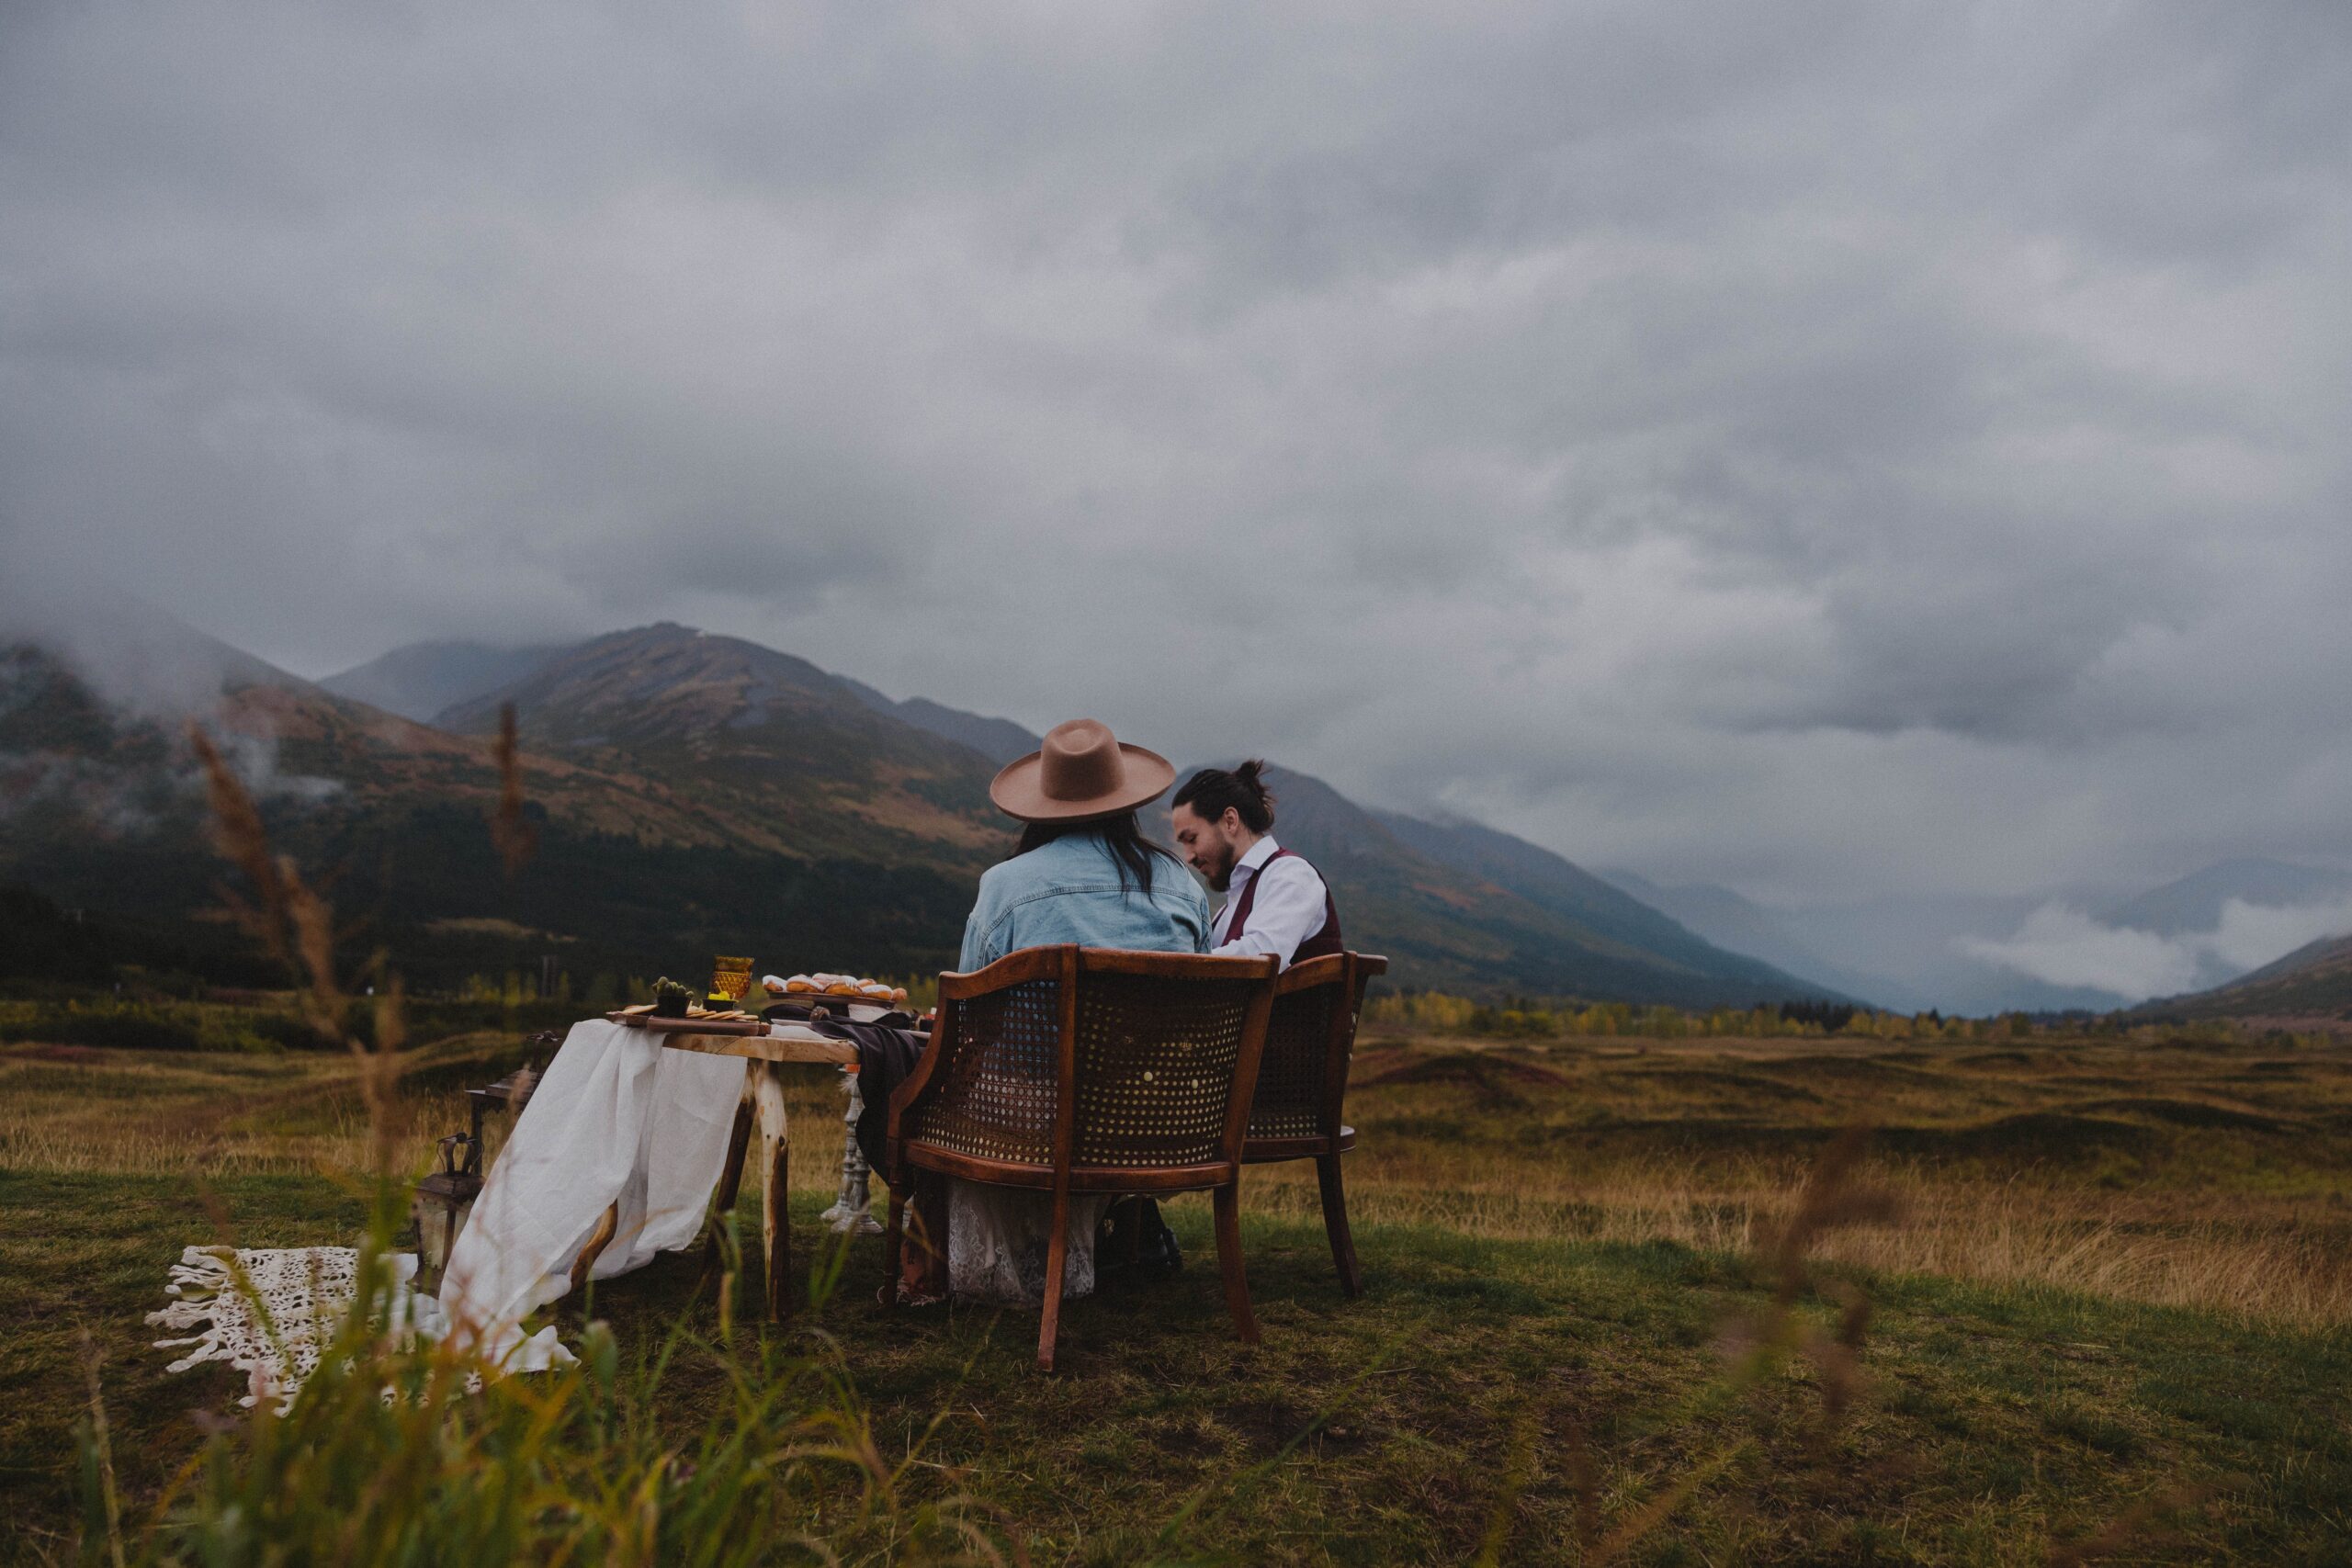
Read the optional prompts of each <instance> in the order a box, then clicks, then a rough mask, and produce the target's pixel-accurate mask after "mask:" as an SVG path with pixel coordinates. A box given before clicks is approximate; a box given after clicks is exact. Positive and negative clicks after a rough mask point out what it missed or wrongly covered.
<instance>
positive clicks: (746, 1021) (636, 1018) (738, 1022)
mask: <svg viewBox="0 0 2352 1568" xmlns="http://www.w3.org/2000/svg"><path fill="white" fill-rule="evenodd" d="M605 1017H606V1018H608V1019H610V1020H612V1021H614V1022H615V1023H617V1024H620V1025H623V1026H624V1027H626V1028H629V1029H654V1030H659V1031H660V1032H662V1033H664V1034H765V1033H766V1032H768V1026H767V1025H766V1023H764V1022H763V1021H761V1020H759V1019H756V1018H753V1017H752V1016H751V1015H750V1014H748V1013H706V1014H704V1015H703V1016H701V1017H695V1016H694V1015H693V1014H688V1015H687V1016H686V1017H684V1018H656V1017H654V1016H653V1010H652V1009H650V1008H623V1009H621V1010H619V1011H618V1012H608V1013H606V1014H605Z"/></svg>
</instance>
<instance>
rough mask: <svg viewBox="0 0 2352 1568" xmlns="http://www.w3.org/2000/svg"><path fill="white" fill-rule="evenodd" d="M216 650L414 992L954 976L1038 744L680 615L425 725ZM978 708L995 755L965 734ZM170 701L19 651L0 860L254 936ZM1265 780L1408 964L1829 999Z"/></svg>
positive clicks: (1302, 785)
mask: <svg viewBox="0 0 2352 1568" xmlns="http://www.w3.org/2000/svg"><path fill="white" fill-rule="evenodd" d="M206 656H207V657H208V658H209V659H210V660H212V662H211V664H210V665H209V666H208V668H209V669H211V670H213V671H215V673H216V675H217V682H216V695H215V696H214V697H213V698H212V699H211V700H210V701H209V702H208V703H207V704H205V705H202V709H201V711H202V712H203V716H204V721H205V722H206V724H207V725H208V726H209V727H210V728H212V729H213V730H214V732H215V733H216V734H218V735H220V737H221V738H222V739H223V741H224V744H225V745H226V746H227V747H228V748H229V750H231V751H232V754H233V755H234V756H235V757H236V759H237V760H238V762H239V765H240V767H241V770H242V771H243V773H244V774H245V776H247V777H248V778H249V779H250V780H252V781H254V784H255V788H256V791H257V793H258V795H260V797H261V799H262V803H263V807H264V810H265V813H266V817H267V819H268V821H269V824H270V827H271V830H272V833H273V835H274V837H275V839H276V840H277V843H278V845H279V846H280V847H281V848H282V849H284V850H286V851H287V852H291V853H293V854H294V855H296V856H297V858H298V859H299V860H300V862H301V863H302V864H303V865H304V866H305V867H307V868H310V869H311V871H312V872H314V873H316V874H320V875H322V876H324V877H327V878H329V879H331V880H332V884H333V897H334V903H335V906H336V909H337V913H338V916H339V918H340V919H343V920H344V921H345V923H346V925H348V926H350V927H351V928H352V930H353V932H354V934H355V936H356V938H357V939H358V940H357V941H356V942H354V943H352V944H351V945H350V947H349V948H348V951H354V952H357V951H363V950H372V949H378V948H380V949H382V950H384V951H385V952H386V953H388V955H389V956H390V959H391V960H392V962H393V963H394V964H396V965H397V966H399V967H401V969H403V970H404V971H406V972H407V973H408V974H409V975H410V976H412V977H413V979H415V980H417V981H419V982H420V983H424V984H441V983H447V982H448V981H450V980H452V979H454V978H455V977H458V976H463V975H465V974H468V973H479V972H494V971H496V970H498V969H501V968H503V967H505V966H508V965H516V964H527V965H531V966H536V964H537V960H538V958H539V957H540V956H542V955H546V954H552V955H554V956H555V957H556V958H557V960H558V961H559V963H560V964H562V966H564V967H565V968H567V969H570V970H571V971H572V972H574V973H575V974H576V975H581V976H585V975H588V974H593V973H596V972H615V973H623V974H627V973H636V974H646V973H650V972H653V971H655V970H660V969H670V970H673V971H680V970H683V971H693V970H695V969H697V968H698V967H699V966H700V965H701V964H703V963H705V962H707V956H708V954H709V953H712V952H717V951H732V952H749V953H753V954H754V955H755V957H756V958H757V959H758V960H759V962H761V963H762V964H765V965H769V966H783V967H787V968H859V969H864V970H867V971H871V972H881V971H896V972H908V971H911V970H916V969H928V968H937V967H943V966H944V965H945V964H947V963H949V962H951V961H952V958H953V954H954V951H955V946H956V938H957V936H958V934H959V932H960V931H961V928H962V922H963V917H964V914H965V912H966V910H967V908H968V906H969V903H970V898H971V892H972V886H973V883H974V882H975V881H976V879H977V877H978V873H979V871H980V870H981V869H982V868H983V867H985V866H986V865H988V864H989V863H993V862H995V861H996V860H998V859H1000V858H1001V856H1002V855H1003V854H1005V853H1006V852H1008V851H1009V849H1010V847H1011V844H1012V832H1011V829H1010V827H1009V825H1008V824H1007V823H1006V822H1005V821H1004V820H1003V819H1002V818H1001V817H999V816H998V815H997V813H996V812H995V811H994V809H993V808H992V807H990V806H989V802H988V797H987V786H988V783H989V778H990V777H991V776H992V775H993V774H994V773H995V771H996V769H997V766H998V757H999V755H1001V753H1003V752H1005V751H1006V750H1009V749H1010V748H1012V746H1013V745H1014V744H1016V743H1018V744H1020V745H1021V747H1022V749H1023V750H1027V749H1028V747H1029V746H1030V745H1032V744H1034V738H1032V737H1028V736H1027V735H1026V733H1025V732H1023V731H1021V730H1020V729H1019V728H1018V727H1017V726H1012V725H1010V724H1009V723H1007V722H1006V721H1002V720H987V719H981V718H978V717H977V716H972V715H962V714H957V713H956V712H955V710H951V709H945V708H942V707H939V706H938V705H932V704H926V703H922V702H921V701H920V699H918V700H916V701H913V702H910V703H903V704H900V703H891V702H890V701H889V700H888V699H887V698H880V697H879V696H878V694H873V693H870V692H869V691H867V690H865V689H864V688H860V687H859V686H857V684H856V683H855V682H848V681H844V680H842V679H841V678H840V677H837V676H834V675H832V674H831V673H829V672H827V671H823V670H821V669H820V668H818V667H817V666H816V665H814V664H811V663H809V662H808V661H807V660H801V659H797V658H794V657H792V656H791V655H788V654H784V653H779V652H776V651H775V650H774V649H765V648H762V647H760V646H758V645H757V644H754V643H750V642H746V641H743V640H741V639H739V638H734V637H714V636H707V635H706V634H703V633H700V632H697V631H695V630H693V629H691V628H688V627H684V626H671V625H660V626H645V627H639V628H635V629H633V630H629V631H624V632H617V633H614V634H612V635H610V636H607V637H597V638H594V639H591V640H589V641H586V642H583V643H581V644H578V645H576V646H573V647H570V648H566V649H558V650H556V651H554V652H553V653H551V654H548V656H546V657H544V658H540V659H535V660H531V661H529V662H528V667H527V668H525V669H523V670H522V672H521V673H520V674H519V675H517V676H516V678H515V679H514V680H512V681H509V682H506V683H505V684H503V685H502V686H500V687H497V688H496V689H494V690H490V691H484V692H477V693H473V694H469V696H468V697H467V698H466V699H465V700H464V701H461V702H458V703H457V704H455V705H451V706H449V707H447V708H446V709H444V710H442V711H440V712H439V713H437V714H436V715H435V722H434V723H432V724H422V723H418V722H415V721H413V720H411V719H408V718H403V717H401V716H398V715H395V714H392V713H389V712H386V711H384V710H382V709H379V708H377V707H375V706H372V705H368V704H367V703H364V702H360V701H356V700H355V699H353V698H350V697H348V696H344V695H339V694H336V693H334V692H332V691H328V690H325V689H323V688H322V687H320V686H315V685H312V684H311V683H309V682H303V681H300V680H297V679H296V678H294V677H292V676H290V675H288V674H286V673H285V672H284V671H275V670H272V669H271V668H269V667H268V666H266V665H264V664H262V663H260V661H258V660H247V659H244V658H243V656H241V655H236V654H235V653H234V650H233V649H225V648H220V647H218V645H214V646H213V647H212V648H211V649H209V650H208V651H207V654H206ZM436 658H438V660H439V661H438V662H437V663H436V662H435V660H436ZM377 663H378V665H379V666H382V665H384V664H385V661H384V660H379V661H377ZM399 667H400V668H402V669H406V670H408V671H410V673H411V674H415V673H416V672H417V671H424V673H425V674H427V675H432V674H435V671H438V673H439V674H441V675H448V674H450V672H451V671H456V672H457V674H458V675H463V676H465V677H466V679H467V680H468V681H473V682H478V680H479V679H480V678H481V677H482V676H483V675H484V674H485V673H486V672H495V670H496V668H497V666H496V665H495V661H488V662H485V661H483V660H474V659H472V658H471V656H470V655H466V656H464V657H458V658H456V659H454V660H452V659H448V658H439V656H434V657H427V656H425V655H424V654H420V655H418V656H417V658H415V659H413V660H407V661H405V662H404V663H401V664H400V665H399ZM363 668H367V667H363ZM378 673H379V674H383V673H384V671H383V670H381V669H379V671H378ZM452 678H453V679H454V678H455V677H454V676H453V677H452ZM346 683H348V682H346ZM420 689H421V688H420ZM415 695H416V692H415V691H413V690H412V691H411V692H409V694H407V696H405V697H403V700H404V701H410V700H413V698H414V697H415ZM509 703H511V704H513V705H514V706H515V711H516V714H517V716H518V719H519V723H520V728H521V734H522V739H523V746H524V755H523V758H522V769H523V775H524V783H525V788H526V797H527V800H528V802H529V806H528V810H529V813H530V815H531V817H532V819H533V821H534V823H535V825H536V827H537V833H538V849H537V854H536V856H535V857H534V858H533V859H532V860H531V861H530V862H529V863H527V864H526V865H525V866H524V867H523V868H522V869H521V871H520V872H519V873H517V874H515V875H513V876H512V877H511V878H510V877H509V876H508V875H507V874H506V873H505V872H504V870H503V867H502V865H501V863H500V862H499V859H498V857H497V855H496V854H495V852H493V849H492V844H491V838H490V829H489V818H490V816H491V814H492V810H493V809H494V807H495V805H496V802H497V798H498V794H499V787H500V780H499V777H498V774H497V770H496V768H495V766H494V763H493V761H492V749H491V740H490V738H491V736H492V734H493V733H494V731H495V729H496V728H497V724H498V716H499V712H500V710H501V708H502V707H503V705H506V704H509ZM966 721H969V724H970V725H976V726H980V727H983V728H979V729H977V730H970V731H969V732H970V733H971V734H972V735H973V737H974V739H978V740H981V741H986V742H989V744H990V745H991V746H992V747H993V750H976V749H975V748H974V747H973V746H971V745H967V744H966V743H964V741H963V740H961V739H956V736H957V735H959V734H962V733H965V732H967V729H968V726H967V724H966ZM181 725H182V721H179V720H169V721H166V720H164V719H160V718H156V717H153V716H141V712H140V711H139V710H138V709H137V708H136V707H135V706H126V705H122V704H120V703H116V702H111V701H109V700H108V699H107V698H106V697H103V696H101V695H99V694H97V693H96V692H95V691H93V690H92V688H91V687H90V686H89V685H87V684H86V683H85V682H83V681H82V680H81V679H80V678H79V677H78V676H77V675H76V674H75V673H74V671H72V670H70V669H69V668H68V667H67V666H65V665H64V664H62V663H61V662H59V661H58V660H55V659H53V658H51V657H50V656H48V655H45V654H42V653H40V652H38V651H36V650H33V649H15V650H12V651H10V652H9V653H8V655H7V658H6V661H0V757H5V758H6V761H5V762H0V769H5V770H6V771H5V772H0V787H5V789H6V802H7V807H8V809H7V812H6V815H5V817H0V824H5V829H6V831H5V836H0V880H6V881H13V882H17V883H21V884H24V885H26V886H30V887H33V888H35V889H38V890H39V891H40V892H41V893H44V894H46V895H49V896H50V897H54V898H56V899H58V900H59V901H61V902H62V903H64V904H66V905H68V906H69V907H72V908H90V909H94V910H99V911H104V912H107V914H108V915H109V917H110V918H117V919H130V918H134V917H135V918H138V919H149V920H153V921H157V922H163V923H165V924H170V923H174V922H175V923H176V925H177V927H178V928H179V929H182V930H185V931H194V932H197V933H198V934H199V935H202V936H205V937H207V938H208V939H209V940H210V941H212V942H214V943H215V945H216V946H221V947H224V948H225V947H227V946H232V945H233V944H234V942H235V940H236V939H235V936H234V933H233V932H231V931H227V930H225V929H223V928H222V927H221V925H220V923H219V921H218V920H217V919H212V918H210V914H211V912H212V911H216V910H217V908H218V905H219V899H218V894H217V886H218V884H219V882H220V878H221V871H222V868H221V866H220V863H219V862H218V860H217V859H216V857H215V856H214V855H213V853H212V852H211V850H210V848H209V843H208V841H207V833H206V819H205V811H204V802H203V792H202V789H201V784H200V780H199V779H198V776H197V773H196V772H195V770H194V768H193V764H192V761H191V759H190V757H189V754H188V751H187V742H186V739H185V735H184V731H183V729H182V728H181ZM994 727H1001V728H994ZM943 729H944V730H946V731H948V733H941V732H940V731H941V730H943ZM1276 784H1277V788H1278V789H1279V790H1280V791H1281V793H1282V795H1283V818H1282V829H1283V838H1284V840H1286V841H1288V842H1291V843H1293V844H1295V846H1296V847H1297V848H1299V849H1300V850H1301V851H1302V852H1306V854H1308V855H1310V856H1311V857H1312V858H1313V859H1315V861H1316V862H1317V864H1319V865H1320V866H1322V867H1323V869H1324V871H1325V873H1326V874H1327V875H1329V877H1330V878H1331V880H1332V883H1333V886H1334V887H1335V889H1336V890H1337V891H1338V893H1339V896H1340V900H1341V905H1342V909H1343V911H1344V914H1345V918H1346V923H1347V929H1348V932H1349V935H1350V938H1351V941H1352V942H1353V943H1354V944H1355V945H1357V946H1358V947H1360V948H1363V949H1366V950H1377V951H1385V952H1386V953H1388V954H1389V955H1390V956H1391V957H1392V958H1394V959H1396V960H1397V968H1396V971H1395V974H1394V978H1395V980H1396V982H1397V983H1398V984H1406V985H1417V986H1430V987H1448V988H1453V989H1456V990H1469V991H1475V992H1478V993H1482V994H1487V995H1495V994H1500V993H1504V992H1521V993H1530V994H1542V995H1554V996H1580V997H1588V998H1607V999H1627V1000H1637V1001H1668V1002H1677V1003H1681V1004H1684V1005H1690V1006H1712V1005H1716V1004H1724V1003H1729V1004H1736V1005H1742V1006H1745V1005H1748V1004H1750V1003H1753V1002H1756V1001H1758V1000H1776V999H1782V998H1794V997H1802V996H1807V995H1813V994H1817V993H1818V992H1819V990H1820V989H1821V987H1818V986H1815V985H1812V984H1810V983H1807V982H1804V981H1800V980H1796V979H1794V978H1792V977H1791V976H1785V975H1781V974H1779V973H1778V972H1776V971H1773V970H1771V969H1770V968H1769V967H1768V966H1765V965H1761V964H1756V963H1754V962H1753V961H1750V960H1746V959H1741V958H1737V957H1735V956H1734V955H1731V954H1727V953H1720V952H1717V951H1716V950H1714V949H1712V948H1710V947H1708V946H1707V945H1706V944H1705V943H1704V942H1701V941H1699V940H1698V939H1696V938H1694V937H1692V936H1691V934H1690V933H1689V932H1688V931H1683V930H1681V928H1679V927H1678V926H1676V925H1674V923H1673V922H1672V921H1671V920H1668V919H1665V918H1663V917H1660V916H1657V915H1656V914H1655V913H1654V912H1651V911H1647V910H1645V909H1643V908H1641V907H1640V906H1639V905H1638V904H1637V903H1635V902H1634V901H1633V900H1631V899H1626V898H1623V897H1621V896H1618V895H1616V894H1615V893H1614V892H1613V890H1610V889H1607V888H1606V887H1604V886H1601V885H1600V884H1598V883H1595V882H1593V881H1592V879H1590V878H1588V877H1585V876H1584V875H1583V874H1582V873H1581V872H1580V871H1578V870H1577V868H1576V867H1574V866H1573V865H1570V864H1569V863H1567V862H1566V861H1563V860H1560V859H1559V858H1558V857H1556V856H1550V855H1548V854H1546V852H1543V851H1540V850H1537V849H1536V848H1535V847H1534V846H1532V845H1525V844H1521V842H1520V841H1519V840H1513V839H1510V838H1509V837H1508V836H1507V835H1502V834H1495V833H1489V832H1487V830H1485V829H1472V828H1467V827H1444V828H1441V827H1439V826H1437V825H1433V824H1419V823H1413V822H1410V821H1404V822H1383V821H1382V820H1380V819H1378V818H1374V816H1372V815H1371V814H1369V813H1366V812H1364V811H1363V810H1361V809H1359V808H1358V807H1355V806H1354V805H1352V804H1351V803H1350V802H1349V801H1347V800H1345V799H1344V798H1343V797H1341V796H1340V795H1338V794H1337V793H1336V792H1334V791H1332V790H1330V789H1329V787H1328V786H1326V785H1324V784H1320V783H1319V782H1317V781H1316V780H1313V779H1311V778H1307V777H1306V776H1305V775H1301V774H1295V773H1280V774H1277V775H1276ZM1413 839H1418V840H1419V842H1418V844H1417V843H1416V842H1414V841H1410V840H1413Z"/></svg>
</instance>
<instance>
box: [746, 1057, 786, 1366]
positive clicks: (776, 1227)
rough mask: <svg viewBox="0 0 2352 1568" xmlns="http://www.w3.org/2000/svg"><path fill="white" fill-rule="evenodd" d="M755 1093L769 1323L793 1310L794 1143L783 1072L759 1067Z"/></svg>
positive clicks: (770, 1065) (764, 1065)
mask: <svg viewBox="0 0 2352 1568" xmlns="http://www.w3.org/2000/svg"><path fill="white" fill-rule="evenodd" d="M758 1070H759V1077H758V1078H757V1079H756V1080H755V1081H754V1083H753V1085H752V1100H753V1101H754V1104H755V1109H756V1111H757V1112H758V1116H759V1123H760V1180H761V1189H760V1197H761V1200H762V1208H763V1213H762V1214H761V1216H760V1229H761V1232H762V1234H763V1239H764V1240H765V1241H766V1243H767V1263H768V1274H767V1281H768V1287H767V1288H768V1321H769V1322H770V1323H781V1322H782V1321H784V1317H785V1314H786V1313H788V1312H789V1311H791V1308H792V1291H791V1284H792V1210H791V1201H792V1182H791V1174H792V1172H791V1158H792V1140H791V1137H790V1135H789V1134H788V1133H787V1132H786V1128H785V1122H784V1069H783V1068H782V1067H781V1066H778V1065H777V1064H775V1063H774V1062H763V1063H761V1064H760V1065H759V1069H758Z"/></svg>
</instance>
